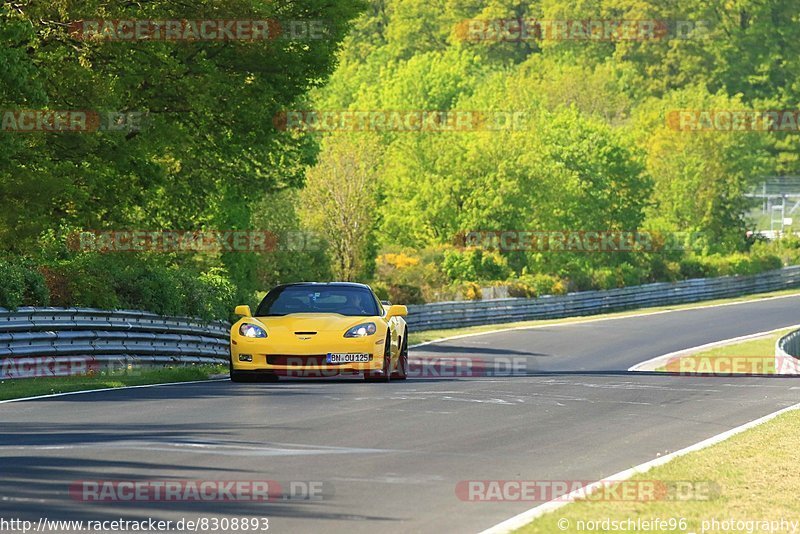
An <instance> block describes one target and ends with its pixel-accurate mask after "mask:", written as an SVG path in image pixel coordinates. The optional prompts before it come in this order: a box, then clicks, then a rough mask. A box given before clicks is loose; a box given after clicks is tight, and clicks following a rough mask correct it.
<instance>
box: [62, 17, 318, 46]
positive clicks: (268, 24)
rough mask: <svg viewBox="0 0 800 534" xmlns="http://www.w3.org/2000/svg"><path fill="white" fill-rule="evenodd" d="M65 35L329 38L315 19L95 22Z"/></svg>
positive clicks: (188, 38) (108, 38) (189, 38)
mask: <svg viewBox="0 0 800 534" xmlns="http://www.w3.org/2000/svg"><path fill="white" fill-rule="evenodd" d="M69 34H70V35H71V36H72V37H73V38H75V39H80V40H101V41H251V42H253V41H271V40H275V39H285V40H290V41H307V40H322V39H327V38H328V36H329V32H328V22H327V21H325V20H319V19H313V20H312V19H309V20H278V19H195V20H186V19H113V20H112V19H95V20H80V21H74V22H71V23H70V24H69Z"/></svg>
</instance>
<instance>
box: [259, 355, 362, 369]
mask: <svg viewBox="0 0 800 534" xmlns="http://www.w3.org/2000/svg"><path fill="white" fill-rule="evenodd" d="M327 356H328V355H327V354H312V355H297V354H268V355H267V363H268V364H269V365H286V366H297V367H306V366H309V365H340V364H329V363H327V361H326V359H327ZM369 361H372V355H371V354H370V357H369Z"/></svg>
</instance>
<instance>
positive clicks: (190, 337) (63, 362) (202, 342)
mask: <svg viewBox="0 0 800 534" xmlns="http://www.w3.org/2000/svg"><path fill="white" fill-rule="evenodd" d="M798 286H800V266H796V267H787V268H785V269H781V270H778V271H772V272H769V273H763V274H759V275H753V276H733V277H722V278H709V279H697V280H686V281H682V282H675V283H657V284H647V285H643V286H635V287H627V288H622V289H612V290H608V291H586V292H581V293H571V294H568V295H563V296H548V297H541V298H534V299H525V298H512V299H497V300H487V301H477V302H476V301H460V302H437V303H432V304H424V305H417V306H409V307H408V309H409V315H408V317H407V321H408V324H409V327H410V328H411V329H412V331H420V330H430V329H434V328H455V327H461V326H472V325H483V324H497V323H507V322H513V321H523V320H530V319H556V318H562V317H571V316H580V315H593V314H598V313H605V312H610V311H619V310H625V309H631V308H640V307H645V306H660V305H669V304H682V303H689V302H698V301H702V300H709V299H714V298H722V297H735V296H740V295H746V294H751V293H762V292H766V291H774V290H777V289H786V288H791V287H798ZM228 329H229V325H228V324H227V323H224V322H221V321H216V322H211V323H208V322H202V321H198V320H197V319H192V318H188V317H164V316H160V315H155V314H152V313H148V312H141V311H107V310H95V309H80V308H20V309H18V310H16V311H9V310H5V309H2V308H0V379H4V378H21V377H30V376H55V375H65V374H79V373H82V372H86V371H87V370H90V369H108V368H129V367H140V366H148V365H168V364H198V363H226V362H227V361H228V358H229V347H228V343H229V341H228ZM795 334H797V333H795ZM789 337H790V336H785V337H784V338H782V339H787V338H789ZM790 343H795V345H790ZM797 343H800V339H798V338H791V339H790V340H788V341H786V343H785V345H786V346H787V347H790V348H792V350H793V351H794V355H797V345H796V344H797ZM776 350H777V349H776ZM776 355H777V352H776Z"/></svg>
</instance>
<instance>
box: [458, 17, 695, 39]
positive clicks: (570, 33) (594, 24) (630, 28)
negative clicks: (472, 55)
mask: <svg viewBox="0 0 800 534" xmlns="http://www.w3.org/2000/svg"><path fill="white" fill-rule="evenodd" d="M455 33H456V36H457V38H459V39H460V40H462V41H467V42H473V43H483V42H511V43H520V42H530V41H653V40H665V39H706V38H708V37H709V35H710V28H709V25H708V22H707V21H703V20H664V19H638V20H637V19H583V20H575V19H561V20H558V19H553V20H543V19H536V18H532V17H523V18H509V19H489V20H484V19H467V20H463V21H461V22H459V23H458V24H457V25H456V28H455Z"/></svg>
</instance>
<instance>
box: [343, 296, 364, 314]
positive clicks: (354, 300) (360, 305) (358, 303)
mask: <svg viewBox="0 0 800 534" xmlns="http://www.w3.org/2000/svg"><path fill="white" fill-rule="evenodd" d="M347 304H349V305H350V306H352V307H353V308H356V309H358V312H359V313H362V314H363V313H366V312H367V311H366V310H365V309H364V297H363V295H361V293H353V294H351V295H348V297H347Z"/></svg>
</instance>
